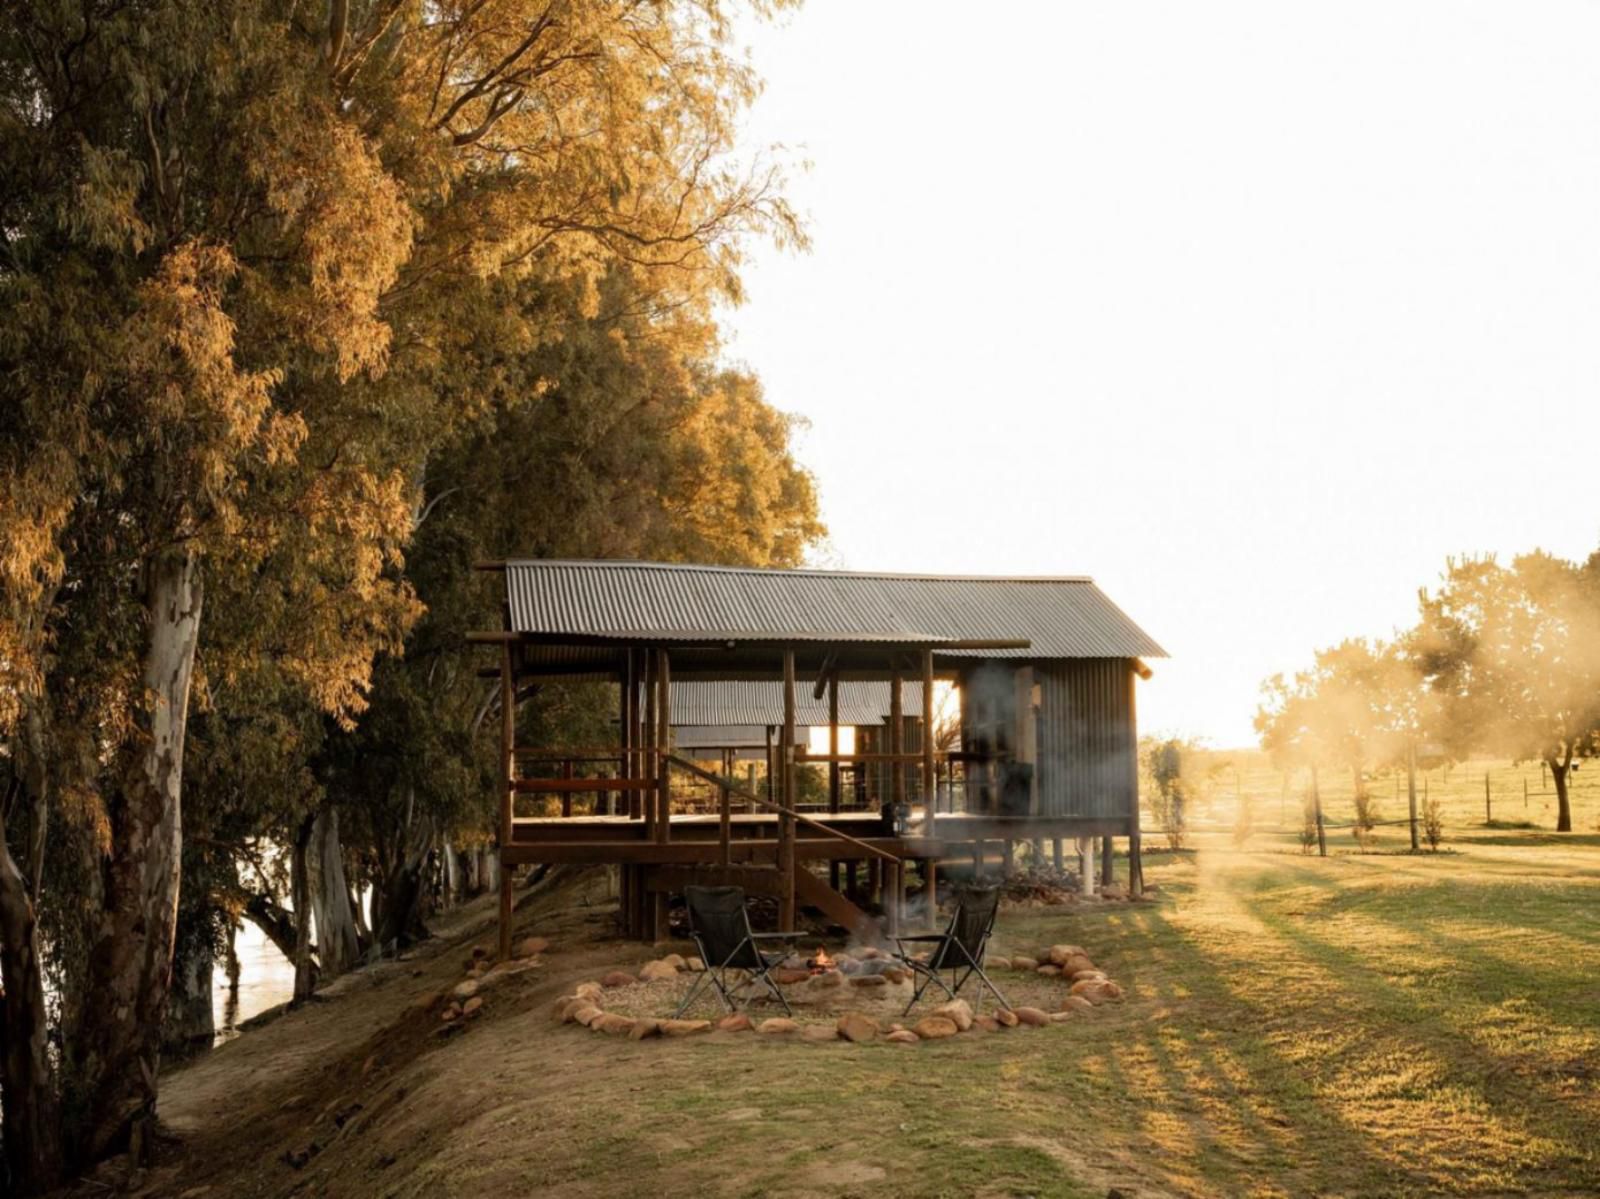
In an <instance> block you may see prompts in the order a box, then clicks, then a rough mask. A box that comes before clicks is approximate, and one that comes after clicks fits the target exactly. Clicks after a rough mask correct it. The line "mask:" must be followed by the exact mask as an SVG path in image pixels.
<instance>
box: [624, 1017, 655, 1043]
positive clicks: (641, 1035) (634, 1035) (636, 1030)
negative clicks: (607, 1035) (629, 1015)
mask: <svg viewBox="0 0 1600 1199" xmlns="http://www.w3.org/2000/svg"><path fill="white" fill-rule="evenodd" d="M660 1035H661V1021H659V1020H635V1021H634V1022H633V1028H632V1029H631V1030H630V1031H629V1033H628V1040H630V1041H642V1040H644V1039H645V1038H646V1037H659V1036H660Z"/></svg>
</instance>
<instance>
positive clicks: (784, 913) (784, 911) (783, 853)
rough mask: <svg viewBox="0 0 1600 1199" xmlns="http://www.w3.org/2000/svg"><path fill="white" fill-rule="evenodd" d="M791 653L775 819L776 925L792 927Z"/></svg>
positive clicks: (788, 654) (786, 664)
mask: <svg viewBox="0 0 1600 1199" xmlns="http://www.w3.org/2000/svg"><path fill="white" fill-rule="evenodd" d="M794 717H795V698H794V650H792V649H786V650H784V651H783V741H782V753H783V763H782V766H781V771H782V774H783V807H784V811H783V812H782V813H781V814H780V815H779V817H778V925H779V927H780V928H781V929H782V930H784V931H789V930H791V929H793V928H794V925H795V915H796V913H795V903H794V869H795V866H794V816H793V815H791V813H792V812H793V811H794V801H795V787H794V783H795V779H794Z"/></svg>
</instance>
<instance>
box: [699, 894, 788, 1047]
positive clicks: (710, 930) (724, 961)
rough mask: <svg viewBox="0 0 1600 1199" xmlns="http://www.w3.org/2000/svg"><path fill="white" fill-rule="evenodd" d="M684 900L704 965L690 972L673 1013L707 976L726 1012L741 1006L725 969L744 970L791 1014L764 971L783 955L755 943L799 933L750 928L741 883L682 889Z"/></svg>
mask: <svg viewBox="0 0 1600 1199" xmlns="http://www.w3.org/2000/svg"><path fill="white" fill-rule="evenodd" d="M683 901H684V904H685V905H686V906H687V908H688V910H689V935H690V936H691V937H693V938H694V943H695V945H696V947H698V948H699V950H700V960H701V961H702V962H704V963H705V964H706V968H705V970H704V971H702V972H701V973H699V974H697V975H696V976H695V980H694V985H693V986H691V987H690V988H689V993H688V994H687V995H685V996H684V997H683V1002H682V1003H681V1004H679V1005H678V1010H677V1013H676V1014H677V1015H679V1016H681V1015H683V1013H684V1012H686V1011H688V1010H689V1005H690V1004H691V1003H693V1002H694V997H695V996H696V995H697V994H699V992H700V988H701V987H702V986H703V985H704V984H705V982H706V980H707V979H710V980H711V985H712V986H713V987H715V988H716V992H717V995H718V997H719V998H720V999H721V1000H722V1006H723V1007H725V1008H727V1009H728V1011H730V1012H735V1011H738V1010H739V1007H740V1006H741V1005H740V1004H739V1002H738V1001H737V1000H735V999H734V997H733V994H732V992H731V991H730V990H729V988H728V973H729V971H732V970H743V971H744V972H745V973H746V974H747V975H749V980H750V981H751V982H756V983H760V984H761V985H763V986H764V987H766V989H767V990H768V991H769V992H771V994H772V996H773V998H775V999H776V1000H777V1001H778V1002H779V1003H781V1004H783V1010H784V1011H785V1012H786V1013H788V1014H789V1015H791V1016H792V1015H794V1012H793V1011H792V1010H791V1009H790V1007H789V1001H788V1000H787V999H785V998H784V997H783V992H782V991H780V990H779V989H778V984H777V983H775V982H773V981H772V979H770V978H769V977H767V974H768V971H770V970H771V969H772V968H773V967H774V966H776V965H777V964H778V963H779V962H781V961H783V959H784V958H786V957H787V956H788V954H786V953H763V952H762V951H761V947H760V946H759V945H758V944H757V942H760V941H793V940H794V939H795V938H796V937H798V936H799V935H800V934H799V933H758V932H753V931H751V928H750V914H749V913H748V912H747V911H745V907H744V888H743V887H693V886H690V887H685V888H684V889H683Z"/></svg>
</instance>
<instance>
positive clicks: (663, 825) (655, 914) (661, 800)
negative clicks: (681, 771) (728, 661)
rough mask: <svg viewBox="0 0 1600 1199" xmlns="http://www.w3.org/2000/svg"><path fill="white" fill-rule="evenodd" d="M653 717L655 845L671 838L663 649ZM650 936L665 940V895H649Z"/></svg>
mask: <svg viewBox="0 0 1600 1199" xmlns="http://www.w3.org/2000/svg"><path fill="white" fill-rule="evenodd" d="M656 691H657V695H656V713H657V719H658V720H659V721H660V724H659V725H658V726H657V728H656V748H657V749H658V750H659V751H660V752H659V753H657V754H656V759H655V761H656V768H657V771H658V773H657V775H656V793H655V795H656V829H655V834H656V835H655V839H656V843H657V844H658V845H665V844H667V842H668V841H670V840H671V838H672V767H671V765H670V764H669V763H668V761H667V754H668V753H669V752H671V750H672V665H671V662H670V660H669V659H668V657H667V651H666V650H665V649H661V650H657V651H656ZM651 897H652V902H651V921H650V923H651V929H650V936H651V939H652V940H655V941H665V940H666V939H667V933H668V926H667V893H666V892H665V891H653V892H651Z"/></svg>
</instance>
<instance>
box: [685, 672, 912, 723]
mask: <svg viewBox="0 0 1600 1199" xmlns="http://www.w3.org/2000/svg"><path fill="white" fill-rule="evenodd" d="M811 686H812V684H811V680H809V679H807V680H805V681H804V682H803V683H802V684H801V685H800V686H798V687H796V688H795V722H796V723H797V724H801V725H823V726H826V725H827V723H828V697H827V694H826V693H824V694H823V697H822V698H821V699H820V700H819V699H812V698H811ZM900 710H901V711H902V712H903V713H904V714H905V715H907V716H920V715H921V714H922V683H921V682H920V681H913V680H911V679H906V680H904V681H903V682H902V683H901V684H900ZM888 715H889V684H888V683H886V682H860V681H853V680H850V679H844V680H842V681H841V682H840V683H839V723H840V724H842V725H843V724H851V725H863V724H881V723H882V722H883V720H884V718H885V717H887V716H888ZM672 723H673V724H674V725H722V726H731V725H737V726H744V727H764V726H766V725H769V724H771V725H781V724H782V723H783V683H782V682H781V681H778V680H776V679H774V680H771V681H767V680H758V681H752V680H729V681H726V682H722V681H717V682H709V681H701V680H692V681H687V682H675V683H673V684H672Z"/></svg>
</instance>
